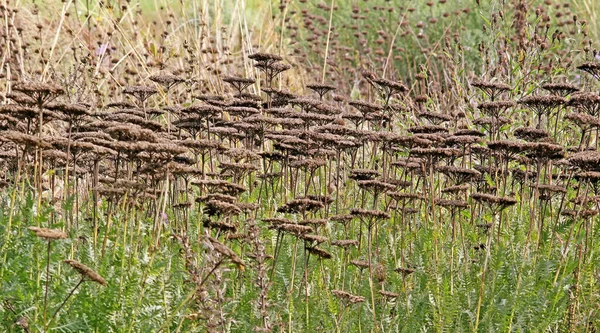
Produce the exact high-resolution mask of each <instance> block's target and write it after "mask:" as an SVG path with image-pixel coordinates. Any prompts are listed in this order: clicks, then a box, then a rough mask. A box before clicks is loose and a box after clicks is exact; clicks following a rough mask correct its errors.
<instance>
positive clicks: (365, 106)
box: [348, 101, 383, 116]
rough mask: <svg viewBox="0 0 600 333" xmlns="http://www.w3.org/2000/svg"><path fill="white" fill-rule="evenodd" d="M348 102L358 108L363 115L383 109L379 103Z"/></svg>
mask: <svg viewBox="0 0 600 333" xmlns="http://www.w3.org/2000/svg"><path fill="white" fill-rule="evenodd" d="M348 104H350V105H351V106H353V107H354V108H356V109H357V110H358V111H360V113H362V114H363V116H366V115H367V114H369V113H373V112H376V111H381V110H382V109H383V107H382V106H381V105H378V104H373V103H369V102H365V101H351V102H349V103H348Z"/></svg>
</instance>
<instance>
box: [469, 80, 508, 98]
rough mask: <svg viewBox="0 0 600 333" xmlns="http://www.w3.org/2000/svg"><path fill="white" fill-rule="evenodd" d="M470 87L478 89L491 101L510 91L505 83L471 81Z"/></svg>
mask: <svg viewBox="0 0 600 333" xmlns="http://www.w3.org/2000/svg"><path fill="white" fill-rule="evenodd" d="M471 86H473V87H475V88H479V89H480V90H481V91H483V92H484V93H485V94H486V95H487V96H488V97H489V98H490V99H491V100H492V101H493V100H495V99H496V97H497V96H499V95H500V94H502V93H503V92H505V91H509V90H511V88H510V86H509V85H508V84H506V83H502V82H498V81H494V82H492V81H483V80H473V81H472V82H471Z"/></svg>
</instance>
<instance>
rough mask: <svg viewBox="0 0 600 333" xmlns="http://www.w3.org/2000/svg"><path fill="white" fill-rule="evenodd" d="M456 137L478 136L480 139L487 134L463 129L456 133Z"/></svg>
mask: <svg viewBox="0 0 600 333" xmlns="http://www.w3.org/2000/svg"><path fill="white" fill-rule="evenodd" d="M454 135H455V136H463V135H464V136H478V137H481V138H482V137H484V136H485V133H483V132H481V131H478V130H472V129H462V130H459V131H456V132H454Z"/></svg>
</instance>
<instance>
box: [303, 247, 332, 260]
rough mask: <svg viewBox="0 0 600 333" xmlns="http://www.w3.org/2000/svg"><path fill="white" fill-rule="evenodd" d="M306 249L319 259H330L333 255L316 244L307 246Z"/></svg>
mask: <svg viewBox="0 0 600 333" xmlns="http://www.w3.org/2000/svg"><path fill="white" fill-rule="evenodd" d="M306 250H307V251H308V252H309V253H310V254H313V255H316V256H317V257H319V258H321V259H331V258H333V256H332V255H331V253H329V252H327V251H325V250H323V249H322V248H320V247H317V246H313V247H307V248H306Z"/></svg>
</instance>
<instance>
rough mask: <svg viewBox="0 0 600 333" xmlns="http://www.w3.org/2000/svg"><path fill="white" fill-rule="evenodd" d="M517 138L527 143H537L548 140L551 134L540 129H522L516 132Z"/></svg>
mask: <svg viewBox="0 0 600 333" xmlns="http://www.w3.org/2000/svg"><path fill="white" fill-rule="evenodd" d="M515 136H516V137H517V138H519V139H522V140H525V141H530V142H536V141H540V140H544V139H548V138H549V137H550V134H549V133H548V132H546V131H544V130H542V129H539V128H533V127H520V128H517V129H516V130H515Z"/></svg>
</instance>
